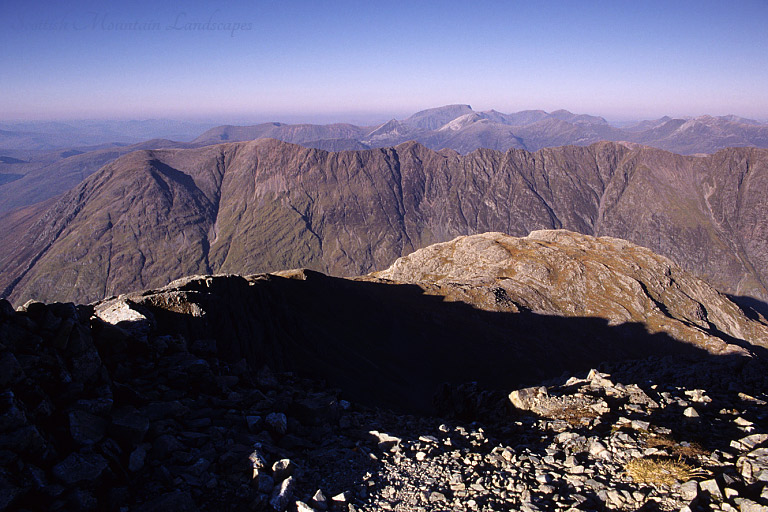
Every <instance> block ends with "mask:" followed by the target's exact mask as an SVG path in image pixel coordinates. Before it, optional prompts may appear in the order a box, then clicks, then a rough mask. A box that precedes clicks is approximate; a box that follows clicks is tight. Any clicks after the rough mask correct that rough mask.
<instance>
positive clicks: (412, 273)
mask: <svg viewBox="0 0 768 512" xmlns="http://www.w3.org/2000/svg"><path fill="white" fill-rule="evenodd" d="M372 275H373V276H375V277H378V278H383V279H388V280H392V281H393V282H396V283H413V284H418V283H431V284H434V285H437V286H438V287H439V290H440V294H442V295H445V296H446V297H449V298H450V299H451V300H464V301H468V302H471V303H473V304H475V305H477V306H479V307H482V308H483V309H488V310H501V311H531V312H534V313H537V314H542V315H558V316H569V317H597V318H603V319H605V320H607V321H608V324H609V325H618V324H623V323H627V322H640V323H642V324H643V325H644V326H645V328H646V329H647V330H648V331H649V332H650V333H657V332H664V333H667V334H669V335H670V336H671V337H673V338H675V339H678V340H681V341H685V342H688V343H692V344H695V345H699V346H705V347H707V349H708V350H710V351H712V352H719V351H720V350H730V349H731V347H727V346H726V345H723V341H722V340H723V339H727V340H748V341H749V343H751V344H755V345H759V346H762V347H768V326H767V325H766V323H764V322H754V321H752V320H750V319H749V318H747V317H746V316H745V315H743V314H742V312H741V309H740V308H739V307H738V306H737V305H736V304H734V303H733V302H731V300H729V299H728V298H727V297H726V296H725V295H723V294H721V293H719V292H718V291H717V290H715V289H713V288H712V287H710V286H709V285H708V284H707V283H705V282H703V281H701V280H700V279H698V278H696V277H694V276H692V275H691V274H689V273H688V272H685V271H683V270H682V269H681V268H680V267H678V266H677V265H675V264H674V263H673V262H672V261H670V260H669V259H667V258H664V257H662V256H659V255H657V254H654V253H653V252H651V251H650V250H648V249H645V248H643V247H640V246H637V245H634V244H631V243H628V242H626V241H624V240H621V239H617V238H610V237H601V238H596V237H591V236H586V235H581V234H578V233H573V232H568V231H563V230H554V231H535V232H533V233H531V234H530V235H528V236H527V237H525V238H515V237H511V236H508V235H504V234H502V233H485V234H481V235H474V236H467V237H459V238H456V239H454V240H452V241H450V242H445V243H442V244H434V245H431V246H429V247H427V248H424V249H420V250H418V251H416V252H414V253H412V254H409V255H408V256H404V257H402V258H400V259H398V260H397V261H395V263H393V264H392V266H391V267H389V268H388V269H387V270H384V271H381V272H375V273H373V274H372Z"/></svg>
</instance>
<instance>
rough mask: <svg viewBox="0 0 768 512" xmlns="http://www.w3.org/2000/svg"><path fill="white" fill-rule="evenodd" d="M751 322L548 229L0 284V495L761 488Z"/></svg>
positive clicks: (347, 504) (71, 500) (766, 468)
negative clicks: (374, 261) (83, 297)
mask: <svg viewBox="0 0 768 512" xmlns="http://www.w3.org/2000/svg"><path fill="white" fill-rule="evenodd" d="M517 263H519V264H521V265H522V267H520V268H527V269H528V270H527V271H526V272H523V273H521V274H520V275H517V274H515V270H516V269H517V267H516V266H515V265H516V264H517ZM535 265H538V266H537V267H535V269H538V271H534V270H535V269H534V266H535ZM518 270H519V269H518ZM384 275H386V276H388V277H382V276H384ZM547 279H549V282H547ZM395 280H397V281H395ZM567 288H569V289H570V290H568V289H567ZM600 301H604V303H601V302H600ZM616 304H623V305H624V306H623V309H621V308H618V307H617V306H616ZM590 308H592V309H590ZM765 329H766V324H765V322H764V320H763V319H760V318H758V319H757V320H755V319H749V318H748V317H746V316H744V315H743V314H742V313H741V311H740V310H739V309H738V308H737V307H736V306H735V305H733V304H732V303H730V302H729V301H728V299H727V298H725V297H724V296H722V295H720V294H719V293H718V292H716V291H714V290H713V289H712V288H710V287H709V286H708V285H706V284H705V283H703V282H701V281H699V280H698V279H696V278H694V277H692V276H690V275H689V274H687V273H685V272H684V271H682V270H680V269H679V268H678V267H676V266H674V265H673V264H672V263H671V262H670V261H669V260H667V259H665V258H662V257H660V256H656V255H654V254H652V253H651V252H650V251H648V250H646V249H643V248H640V247H637V246H634V245H632V244H629V243H627V242H623V241H620V240H615V239H597V238H592V237H586V236H583V235H578V234H575V233H569V232H563V231H552V232H537V233H534V234H532V235H531V236H530V237H527V238H523V239H514V238H511V237H507V236H505V235H501V234H498V233H489V234H484V235H477V236H474V237H464V238H461V239H457V240H454V241H452V242H449V243H446V244H440V245H438V246H435V247H431V248H427V249H424V250H423V251H419V252H417V253H415V254H413V255H412V256H410V257H409V259H403V260H400V261H398V262H397V263H396V264H394V265H393V266H392V267H391V268H390V269H388V270H387V271H384V272H383V273H382V274H381V275H379V276H363V277H359V278H356V279H341V278H332V277H328V276H325V275H322V274H319V273H317V272H313V271H309V270H293V271H283V272H279V273H276V274H266V275H265V274H262V275H253V276H247V277H243V276H238V275H220V276H193V277H188V278H184V279H181V280H178V281H175V282H172V283H170V284H169V285H168V286H166V287H164V288H161V289H157V290H147V291H145V292H141V293H134V294H127V295H123V296H119V297H114V298H111V299H109V300H106V301H102V302H99V303H94V304H91V305H87V306H83V305H74V304H71V303H53V304H43V303H39V302H29V303H27V304H25V305H24V306H23V307H20V308H19V309H18V310H17V311H15V310H14V309H13V308H12V307H11V305H10V304H9V303H8V302H7V301H5V300H0V413H2V414H1V415H0V511H5V510H19V509H21V510H25V509H26V510H39V509H45V510H84V511H91V510H118V509H121V508H122V507H129V509H131V510H139V511H152V510H165V509H169V510H221V509H222V508H232V509H250V510H276V511H279V512H283V511H285V510H301V511H310V510H326V509H331V510H348V511H352V510H382V509H389V510H414V509H423V510H445V509H457V510H499V509H516V510H531V511H535V510H569V509H573V508H576V509H582V510H584V509H587V510H594V509H617V510H626V509H638V508H641V507H659V508H661V509H672V508H678V509H679V508H681V507H685V506H688V507H689V508H691V509H692V510H700V509H704V507H709V508H710V509H712V508H714V507H718V509H719V510H731V509H733V508H735V507H740V508H741V509H743V510H760V509H761V508H760V507H764V506H768V484H767V483H766V482H767V481H768V479H767V478H766V475H768V456H766V450H765V447H764V444H765V443H766V442H767V441H768V431H766V428H765V427H766V425H765V413H764V407H765V401H764V398H765V393H766V390H768V381H767V380H766V370H767V369H768V368H766V365H765V363H764V362H763V360H762V359H761V358H760V354H761V353H762V350H763V347H762V345H761V344H762V343H763V342H764V338H762V337H761V336H762V335H763V334H762V333H764V332H765ZM591 368H598V370H599V371H598V370H594V369H592V370H590V369H591ZM310 377H311V378H312V379H313V380H307V378H310ZM406 412H407V413H410V414H405V413H406ZM729 507H730V508H729ZM750 507H751V508H750Z"/></svg>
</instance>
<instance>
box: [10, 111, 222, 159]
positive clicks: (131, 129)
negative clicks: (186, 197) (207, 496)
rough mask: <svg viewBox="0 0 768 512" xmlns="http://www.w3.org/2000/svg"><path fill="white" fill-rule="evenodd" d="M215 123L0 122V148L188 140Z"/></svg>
mask: <svg viewBox="0 0 768 512" xmlns="http://www.w3.org/2000/svg"><path fill="white" fill-rule="evenodd" d="M213 125H215V123H203V122H191V121H174V120H169V119H147V120H143V121H138V120H131V121H120V120H90V121H89V120H83V121H81V120H77V121H19V122H0V151H3V150H38V151H52V150H55V149H67V148H81V149H82V148H84V147H88V146H99V145H102V144H112V143H119V144H135V143H137V142H142V141H146V140H149V139H173V140H182V141H186V140H190V139H192V138H194V137H196V136H197V135H199V134H200V133H201V132H202V131H203V130H207V129H209V128H211V127H212V126H213Z"/></svg>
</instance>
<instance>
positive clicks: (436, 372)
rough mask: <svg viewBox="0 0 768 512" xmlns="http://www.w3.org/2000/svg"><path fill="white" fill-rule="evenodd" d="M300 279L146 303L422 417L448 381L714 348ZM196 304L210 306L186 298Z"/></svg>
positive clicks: (220, 283)
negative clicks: (191, 306)
mask: <svg viewBox="0 0 768 512" xmlns="http://www.w3.org/2000/svg"><path fill="white" fill-rule="evenodd" d="M299 276H300V279H297V278H293V279H289V278H283V277H277V276H272V275H270V276H263V277H259V278H251V279H250V280H246V279H244V278H239V277H231V278H228V279H221V278H214V279H209V280H208V281H205V280H202V279H198V280H189V281H187V282H185V283H183V284H181V285H179V286H178V287H177V288H176V289H175V291H168V292H161V293H157V294H154V295H147V296H146V297H143V298H142V299H141V300H139V302H140V303H141V304H142V305H143V306H144V307H147V308H149V309H150V311H151V312H152V314H153V316H154V318H155V320H156V322H157V324H158V331H159V332H160V333H162V332H167V333H177V334H182V335H183V336H184V337H186V338H187V339H188V340H189V341H190V342H194V341H195V340H197V339H205V338H214V339H216V342H217V346H218V351H219V355H220V357H223V358H228V359H233V360H237V359H239V358H242V357H244V358H245V359H247V360H248V361H249V362H250V363H251V364H252V365H254V366H255V367H260V366H261V365H264V364H267V365H269V366H271V367H272V368H274V369H275V370H277V371H295V372H297V373H298V374H300V375H302V376H305V377H311V378H314V379H320V380H323V381H326V382H327V383H328V384H330V385H331V386H335V387H339V388H341V389H342V390H343V391H344V393H345V395H346V396H348V397H349V398H351V399H352V400H354V401H358V402H360V403H364V404H366V405H376V406H384V407H388V408H392V409H393V410H398V411H403V412H409V413H415V414H431V413H433V412H434V409H433V406H432V399H433V396H434V395H435V394H436V393H437V392H438V391H439V390H440V389H441V385H442V384H443V383H449V384H452V385H458V384H462V383H467V382H477V384H478V386H480V387H481V388H486V389H497V390H509V389H514V388H515V387H519V386H524V385H530V384H534V383H538V382H542V381H545V380H548V379H552V378H555V377H558V376H560V375H561V374H563V372H566V371H567V372H577V371H582V370H588V369H590V368H594V367H596V366H597V365H599V364H600V363H601V362H604V361H618V360H626V359H639V358H644V357H648V356H651V355H668V354H680V355H688V356H697V355H698V356H700V355H704V354H705V352H704V351H703V350H701V349H699V348H697V347H694V346H692V345H689V344H685V343H681V342H678V341H676V340H675V339H673V338H671V337H670V336H668V335H666V334H649V333H648V332H647V331H646V329H645V327H644V326H643V325H642V324H638V323H628V324H622V325H615V326H613V325H609V324H608V322H607V321H605V320H603V319H598V318H564V317H555V316H544V315H540V314H535V313H532V312H523V313H510V312H489V311H484V310H479V309H476V308H474V307H472V306H470V305H468V304H465V303H463V302H445V301H444V300H443V297H441V296H432V295H426V294H425V293H424V292H423V290H422V289H421V288H420V287H418V286H414V285H394V284H383V283H374V282H366V281H354V280H348V279H339V278H333V277H328V276H325V275H323V274H320V273H316V272H311V271H302V272H301V273H300V275H299ZM189 302H194V303H196V304H198V305H199V306H200V309H201V310H202V311H203V312H204V314H199V315H198V316H192V315H190V314H189V310H188V309H184V308H180V307H178V306H177V305H178V304H187V303H189ZM174 310H176V311H178V312H174Z"/></svg>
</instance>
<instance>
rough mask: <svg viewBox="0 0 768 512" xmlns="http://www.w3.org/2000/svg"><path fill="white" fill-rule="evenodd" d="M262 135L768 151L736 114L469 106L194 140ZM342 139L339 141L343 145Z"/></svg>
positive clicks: (463, 145)
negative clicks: (614, 121) (626, 119)
mask: <svg viewBox="0 0 768 512" xmlns="http://www.w3.org/2000/svg"><path fill="white" fill-rule="evenodd" d="M266 137H269V138H275V139H279V140H283V141H286V142H293V143H295V144H301V145H306V146H309V147H316V148H319V149H327V150H329V151H336V150H339V149H338V148H341V149H363V148H366V147H387V146H394V145H397V144H400V143H402V142H406V141H409V140H415V141H417V142H420V143H422V144H423V145H425V146H427V147H428V148H431V149H443V148H449V149H453V150H456V151H458V152H459V153H463V154H464V153H470V152H472V151H474V150H475V149H478V148H488V149H495V150H498V151H506V150H508V149H510V148H519V149H527V150H529V151H536V150H539V149H541V148H544V147H553V146H565V145H570V144H573V145H579V146H585V145H589V144H592V143H594V142H599V141H603V140H608V141H628V142H637V143H640V144H645V145H648V146H653V147H657V148H661V149H666V150H668V151H672V152H675V153H680V154H696V153H713V152H715V151H718V150H720V149H723V148H726V147H740V146H756V147H768V125H765V124H761V123H758V122H757V121H753V120H750V119H743V118H740V117H736V116H723V117H712V116H701V117H696V118H693V119H672V118H669V117H663V118H661V119H657V120H653V121H643V122H641V123H639V124H637V125H635V126H629V127H626V128H617V127H615V126H611V125H610V124H609V123H608V122H607V121H606V120H605V119H603V118H602V117H596V116H590V115H584V114H582V115H578V114H573V113H571V112H568V111H567V110H557V111H555V112H551V113H547V112H544V111H543V110H525V111H522V112H516V113H513V114H502V113H501V112H497V111H495V110H489V111H485V112H475V111H474V110H472V108H471V107H470V106H469V105H448V106H444V107H439V108H433V109H429V110H424V111H422V112H418V113H416V114H414V115H412V116H411V117H409V118H407V119H404V120H400V121H399V120H396V119H392V120H390V121H387V122H386V123H383V124H381V125H379V126H372V127H371V126H369V127H363V126H355V125H350V124H330V125H311V124H281V123H264V124H259V125H255V126H219V127H216V128H213V129H211V130H208V131H207V132H205V133H203V134H202V135H200V136H199V137H197V138H196V139H195V140H194V141H193V142H195V143H198V144H216V143H220V142H235V141H246V140H254V139H259V138H266ZM341 140H346V141H347V142H346V144H344V143H341V142H340V141H341Z"/></svg>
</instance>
